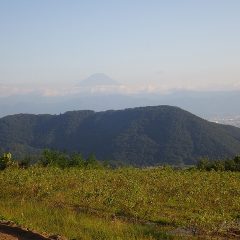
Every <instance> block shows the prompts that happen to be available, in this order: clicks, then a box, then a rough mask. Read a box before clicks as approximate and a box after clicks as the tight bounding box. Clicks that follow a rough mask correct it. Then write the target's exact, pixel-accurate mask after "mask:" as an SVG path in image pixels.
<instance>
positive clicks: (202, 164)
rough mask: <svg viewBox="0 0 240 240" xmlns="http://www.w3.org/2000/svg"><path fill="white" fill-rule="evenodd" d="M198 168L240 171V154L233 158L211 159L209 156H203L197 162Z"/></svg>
mask: <svg viewBox="0 0 240 240" xmlns="http://www.w3.org/2000/svg"><path fill="white" fill-rule="evenodd" d="M197 169H199V170H205V171H211V170H215V171H232V172H239V171H240V155H239V156H235V157H234V158H232V159H226V160H215V161H210V160H209V159H208V158H203V159H201V160H200V161H199V162H198V163H197Z"/></svg>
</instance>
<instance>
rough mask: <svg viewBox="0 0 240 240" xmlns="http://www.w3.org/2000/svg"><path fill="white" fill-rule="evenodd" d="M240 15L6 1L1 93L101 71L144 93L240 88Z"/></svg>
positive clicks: (207, 8) (155, 2)
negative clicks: (157, 90) (152, 91)
mask: <svg viewBox="0 0 240 240" xmlns="http://www.w3.org/2000/svg"><path fill="white" fill-rule="evenodd" d="M239 13H240V1H239V0H165V1H163V0H65V1H63V0H38V1H37V0H35V1H33V0H0V93H1V92H3V91H11V89H14V91H15V92H18V91H21V90H19V89H21V86H22V89H23V88H25V89H28V90H29V91H31V89H32V88H39V89H41V88H46V87H53V86H54V85H55V86H56V88H59V89H60V88H61V87H62V88H66V86H74V84H75V83H76V82H77V81H80V80H81V79H84V78H86V77H87V76H88V75H91V74H93V73H96V72H103V73H106V74H108V75H110V76H111V77H112V78H114V79H116V80H117V81H119V82H121V83H122V84H124V85H131V89H134V88H135V87H136V88H138V90H139V91H141V90H143V89H145V88H147V89H150V90H151V89H155V88H156V89H159V90H166V89H179V88H180V89H181V88H183V89H196V88H198V89H211V88H216V89H240V14H239ZM56 82H57V83H58V84H57V85H56ZM141 86H142V88H141ZM26 91H27V90H26Z"/></svg>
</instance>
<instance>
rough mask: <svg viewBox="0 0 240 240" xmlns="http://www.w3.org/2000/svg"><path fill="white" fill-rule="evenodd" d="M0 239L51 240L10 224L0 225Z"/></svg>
mask: <svg viewBox="0 0 240 240" xmlns="http://www.w3.org/2000/svg"><path fill="white" fill-rule="evenodd" d="M0 239H1V240H51V239H52V238H48V237H45V236H43V235H41V234H38V233H35V232H32V231H29V230H27V229H23V228H21V227H18V226H16V225H13V224H12V223H8V222H5V223H0Z"/></svg>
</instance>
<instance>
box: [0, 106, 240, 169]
mask: <svg viewBox="0 0 240 240" xmlns="http://www.w3.org/2000/svg"><path fill="white" fill-rule="evenodd" d="M0 146H1V149H0V150H1V151H11V152H13V154H15V156H24V155H26V154H29V153H35V152H39V151H41V150H43V149H44V148H52V149H57V150H66V151H69V152H74V151H78V152H81V153H83V154H84V155H85V156H87V155H88V154H90V153H95V154H96V156H97V158H99V159H102V160H114V161H116V162H123V163H127V164H132V165H137V166H153V165H158V164H164V163H169V164H194V163H195V162H196V161H197V160H198V159H199V158H201V157H209V158H210V159H218V158H226V157H232V156H234V155H236V154H239V153H240V128H236V127H232V126H226V125H220V124H216V123H212V122H208V121H206V120H203V119H201V118H199V117H197V116H195V115H193V114H191V113H189V112H187V111H185V110H182V109H180V108H177V107H171V106H166V105H163V106H156V107H139V108H132V109H125V110H109V111H104V112H94V111H88V110H86V111H72V112H66V113H64V114H60V115H49V114H43V115H32V114H17V115H11V116H7V117H4V118H1V119H0Z"/></svg>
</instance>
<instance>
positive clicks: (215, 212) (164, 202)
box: [0, 166, 240, 239]
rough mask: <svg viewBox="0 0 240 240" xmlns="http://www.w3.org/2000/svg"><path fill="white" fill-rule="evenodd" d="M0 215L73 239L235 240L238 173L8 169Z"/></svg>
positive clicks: (1, 175)
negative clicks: (187, 237) (181, 238)
mask: <svg viewBox="0 0 240 240" xmlns="http://www.w3.org/2000/svg"><path fill="white" fill-rule="evenodd" d="M0 189H1V192H0V203H1V204H0V215H1V216H2V218H6V219H12V220H14V221H15V222H18V223H20V224H22V225H25V226H27V227H30V228H32V229H36V230H38V231H41V232H48V233H59V234H62V235H65V236H67V237H69V238H72V239H73V238H74V239H162V238H164V239H167V238H169V239H171V238H174V237H172V234H171V233H173V231H174V229H182V230H183V229H184V230H185V231H186V232H187V233H188V234H191V235H192V236H191V239H192V238H193V235H194V234H196V235H204V236H205V237H206V236H226V235H227V236H228V237H229V238H230V237H231V236H236V234H238V233H239V229H240V228H239V227H240V226H239V219H240V173H237V172H216V171H211V172H206V171H199V170H196V169H193V170H173V169H171V168H168V167H166V168H147V169H135V168H122V169H115V170H112V169H86V168H85V169H83V168H64V169H60V168H58V167H47V168H46V167H39V166H38V167H37V166H32V167H29V168H28V169H18V168H16V167H9V168H7V169H5V170H4V171H1V172H0Z"/></svg>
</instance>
